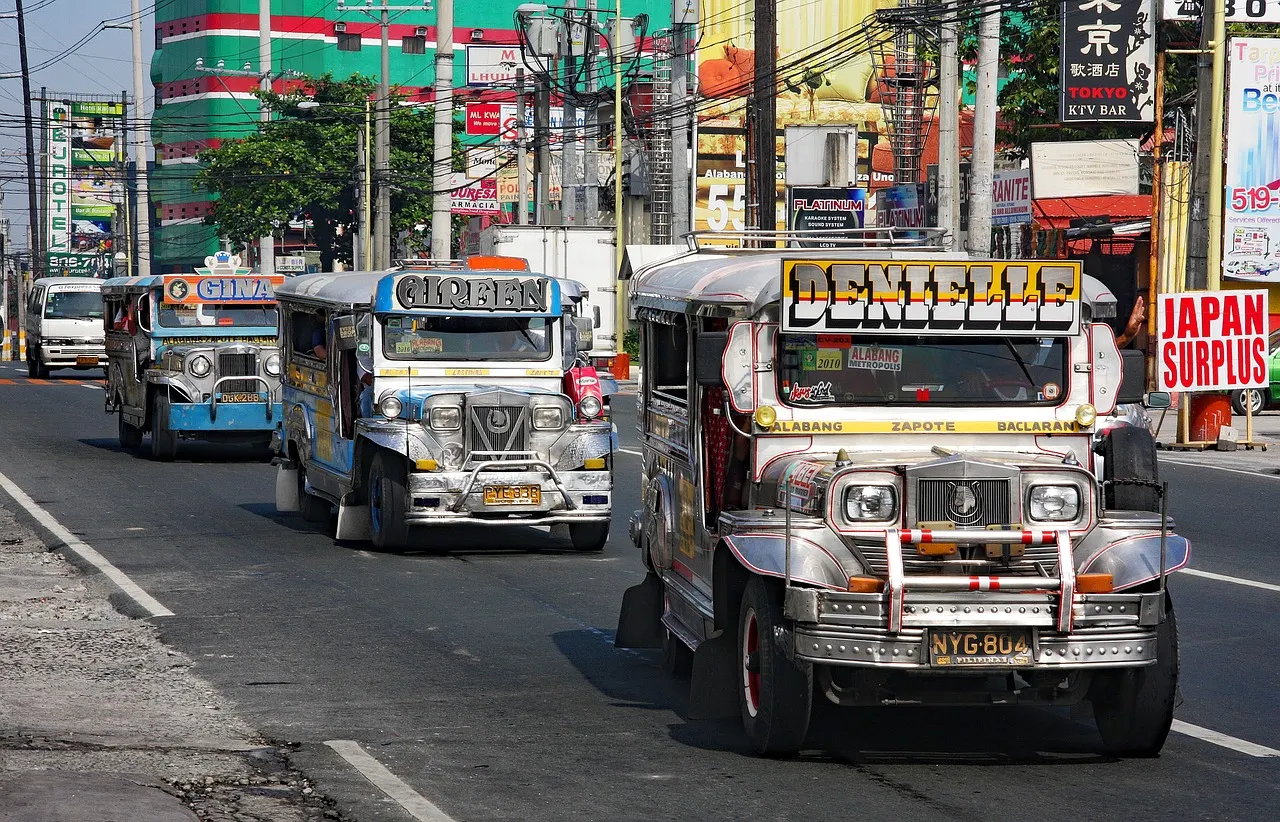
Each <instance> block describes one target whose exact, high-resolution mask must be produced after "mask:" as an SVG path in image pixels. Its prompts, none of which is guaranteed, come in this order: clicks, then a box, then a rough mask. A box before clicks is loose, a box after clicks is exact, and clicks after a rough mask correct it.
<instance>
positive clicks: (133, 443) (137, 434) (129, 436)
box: [116, 411, 142, 451]
mask: <svg viewBox="0 0 1280 822" xmlns="http://www.w3.org/2000/svg"><path fill="white" fill-rule="evenodd" d="M116 420H117V421H116V428H117V431H118V434H119V437H120V449H121V450H122V451H136V450H137V449H138V448H141V447H142V429H141V428H138V427H137V426H135V425H131V424H130V423H128V422H126V421H125V418H124V412H123V411H119V412H117V413H116Z"/></svg>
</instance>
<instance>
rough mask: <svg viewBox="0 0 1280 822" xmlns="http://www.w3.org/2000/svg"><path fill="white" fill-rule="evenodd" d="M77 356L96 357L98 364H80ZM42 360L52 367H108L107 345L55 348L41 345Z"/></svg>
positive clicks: (61, 346) (42, 362)
mask: <svg viewBox="0 0 1280 822" xmlns="http://www.w3.org/2000/svg"><path fill="white" fill-rule="evenodd" d="M77 357H94V358H95V360H96V362H97V364H96V365H80V364H78V363H77V362H76V358H77ZM40 362H41V364H43V365H47V366H49V367H50V368H106V367H107V348H106V346H105V345H74V346H73V345H60V346H57V347H54V348H45V347H44V346H41V347H40Z"/></svg>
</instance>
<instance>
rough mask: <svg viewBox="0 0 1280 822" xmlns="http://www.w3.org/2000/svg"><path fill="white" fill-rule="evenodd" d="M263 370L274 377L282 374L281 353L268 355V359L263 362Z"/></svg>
mask: <svg viewBox="0 0 1280 822" xmlns="http://www.w3.org/2000/svg"><path fill="white" fill-rule="evenodd" d="M262 370H263V371H266V372H267V374H269V375H270V376H272V377H278V376H280V355H279V354H272V355H271V356H269V357H267V361H266V362H264V363H263V364H262Z"/></svg>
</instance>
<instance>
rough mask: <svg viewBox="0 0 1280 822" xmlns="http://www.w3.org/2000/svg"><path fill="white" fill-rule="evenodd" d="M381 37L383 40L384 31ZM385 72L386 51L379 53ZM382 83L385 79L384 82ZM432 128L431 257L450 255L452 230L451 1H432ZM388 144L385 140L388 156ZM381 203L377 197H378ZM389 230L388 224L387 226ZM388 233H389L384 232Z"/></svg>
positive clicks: (440, 258) (389, 204) (388, 206)
mask: <svg viewBox="0 0 1280 822" xmlns="http://www.w3.org/2000/svg"><path fill="white" fill-rule="evenodd" d="M382 36H383V39H384V41H385V39H386V34H385V33H384V34H383V35H382ZM382 60H383V74H384V77H385V74H386V60H387V57H386V52H385V51H384V52H383V58H382ZM384 82H385V81H384ZM435 114H436V128H435V145H434V149H433V159H434V162H433V163H432V169H433V171H434V173H433V174H432V176H431V179H432V186H431V187H432V188H433V189H434V190H435V197H434V199H433V202H432V205H431V256H432V257H433V258H435V259H437V260H447V259H449V258H450V257H452V256H453V231H452V226H451V220H452V219H453V214H452V212H451V211H450V210H449V200H450V197H449V194H450V192H449V187H450V182H451V181H452V179H453V0H436V108H435ZM390 150H391V144H390V142H388V143H387V152H388V156H389V155H390ZM386 197H387V214H388V216H390V214H391V190H390V187H387V194H386ZM379 202H381V200H379ZM388 232H390V226H388ZM388 236H390V234H388Z"/></svg>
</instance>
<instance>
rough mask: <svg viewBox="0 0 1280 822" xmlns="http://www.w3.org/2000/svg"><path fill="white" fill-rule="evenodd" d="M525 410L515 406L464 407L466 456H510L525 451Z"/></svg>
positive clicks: (527, 423) (527, 411)
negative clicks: (465, 410) (479, 454)
mask: <svg viewBox="0 0 1280 822" xmlns="http://www.w3.org/2000/svg"><path fill="white" fill-rule="evenodd" d="M528 440H529V409H528V408H527V407H525V406H518V405H468V406H467V453H468V454H473V453H476V452H479V453H482V454H484V455H485V456H486V457H487V456H489V455H497V454H510V453H514V452H524V451H526V450H528Z"/></svg>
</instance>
